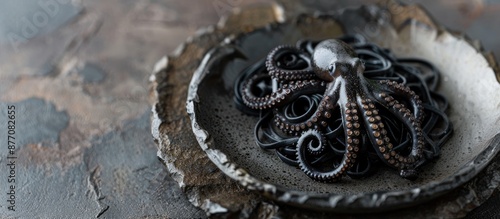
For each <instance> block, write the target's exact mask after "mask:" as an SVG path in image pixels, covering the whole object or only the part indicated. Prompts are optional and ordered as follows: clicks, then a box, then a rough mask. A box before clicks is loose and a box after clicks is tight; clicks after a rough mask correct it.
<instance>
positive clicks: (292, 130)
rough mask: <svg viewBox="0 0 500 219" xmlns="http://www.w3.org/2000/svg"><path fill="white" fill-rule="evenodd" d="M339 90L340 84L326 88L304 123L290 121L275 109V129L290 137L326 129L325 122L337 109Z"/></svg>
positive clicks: (326, 124)
mask: <svg viewBox="0 0 500 219" xmlns="http://www.w3.org/2000/svg"><path fill="white" fill-rule="evenodd" d="M339 88H340V83H335V84H333V85H332V84H330V86H328V88H327V91H326V92H325V95H324V97H323V99H322V100H321V102H320V103H319V104H318V107H317V108H316V110H315V111H314V113H312V116H310V117H309V118H308V119H307V120H305V121H300V122H295V121H290V120H289V119H287V118H286V116H285V115H283V113H282V112H281V111H280V110H278V109H275V110H274V115H275V120H274V122H275V123H276V127H278V128H279V129H280V130H281V131H283V132H284V133H288V134H290V135H298V134H300V133H301V132H303V131H305V130H307V129H311V128H315V129H322V128H324V127H327V126H328V123H327V121H326V120H328V119H330V118H331V117H332V115H333V110H334V109H335V107H337V101H338V100H339V92H338V90H339Z"/></svg>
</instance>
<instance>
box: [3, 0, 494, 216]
mask: <svg viewBox="0 0 500 219" xmlns="http://www.w3.org/2000/svg"><path fill="white" fill-rule="evenodd" d="M259 2H268V1H265V0H248V1H243V0H210V1H205V0H186V1H176V0H164V1H154V0H139V1H130V0H127V1H123V0H122V1H119V0H107V1H79V0H72V1H71V0H38V1H29V0H18V1H5V2H2V7H1V9H0V108H1V112H2V113H1V114H0V124H2V127H0V136H1V138H0V139H2V143H1V145H2V146H1V148H0V164H1V166H0V169H1V171H0V190H1V194H2V195H1V196H0V197H1V198H0V199H1V200H2V201H1V202H0V218H95V217H99V218H181V217H182V218H193V217H205V212H204V211H202V210H200V209H198V208H196V207H194V206H192V205H191V204H190V202H189V200H188V199H187V198H186V196H185V195H184V194H183V193H182V191H181V190H180V189H179V186H178V184H177V183H176V182H175V181H174V180H173V179H172V176H170V174H169V172H168V171H167V168H166V167H165V166H164V164H163V163H162V162H161V161H160V160H159V159H157V146H156V145H155V143H154V141H153V138H152V137H151V128H150V115H151V100H150V96H149V95H150V86H151V85H150V80H149V78H150V76H151V73H152V71H153V67H154V64H155V63H156V62H157V61H158V60H159V59H160V58H161V57H163V56H165V55H167V54H171V53H173V52H174V51H175V49H176V47H177V46H178V45H180V44H181V43H182V42H184V41H186V39H187V38H188V37H189V36H192V35H194V34H196V31H197V30H198V29H199V28H202V27H205V26H208V25H212V24H216V23H217V22H218V21H219V19H220V18H221V17H222V16H224V15H226V14H228V13H229V12H230V11H231V10H233V9H234V8H237V7H245V6H246V5H250V4H255V3H259ZM295 2H297V5H300V7H302V8H303V9H301V10H303V11H304V12H313V11H318V10H319V11H324V12H328V11H333V10H336V9H338V8H342V7H346V6H356V5H360V4H362V3H372V2H375V1H369V0H356V1H347V0H340V1H327V0H315V1H305V0H300V1H299V0H297V1H295ZM405 2H409V3H419V4H422V5H423V6H424V8H426V9H427V10H428V11H429V12H430V14H432V15H433V16H434V18H435V20H436V21H437V22H439V23H441V24H442V25H444V26H446V27H448V28H450V29H452V30H457V31H460V32H464V33H466V34H467V35H468V36H469V37H471V38H473V39H477V40H479V41H481V43H482V44H483V46H484V48H486V50H491V51H493V52H494V53H495V54H500V41H499V40H497V38H498V35H499V34H500V25H498V23H497V22H498V21H499V20H500V13H499V12H500V1H498V0H473V1H470V0H439V1H431V0H415V1H411V0H410V1H405ZM498 190H499V189H497V191H498ZM498 203H500V195H498V192H497V194H496V195H494V196H493V197H492V198H490V199H489V200H488V201H487V202H485V203H484V204H483V205H481V206H480V207H479V208H477V209H475V210H474V211H472V212H471V213H469V215H468V217H469V218H484V217H492V216H493V215H495V214H497V215H500V211H499V209H498V208H496V207H495V206H498Z"/></svg>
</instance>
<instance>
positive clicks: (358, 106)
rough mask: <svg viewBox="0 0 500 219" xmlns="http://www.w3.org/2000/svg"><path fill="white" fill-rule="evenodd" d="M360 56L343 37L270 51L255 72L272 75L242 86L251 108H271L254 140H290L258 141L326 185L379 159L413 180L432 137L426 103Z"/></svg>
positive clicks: (256, 76)
mask: <svg viewBox="0 0 500 219" xmlns="http://www.w3.org/2000/svg"><path fill="white" fill-rule="evenodd" d="M363 51H365V50H361V53H365V55H364V57H366V56H367V55H372V56H376V54H372V53H367V52H366V51H365V52H363ZM362 56H363V54H357V53H356V51H355V50H354V49H353V47H351V45H349V44H348V43H346V42H344V41H342V40H339V39H328V40H324V41H321V42H319V43H317V45H314V44H312V43H310V42H309V43H304V42H303V43H302V44H301V45H300V46H296V47H295V46H287V45H283V46H278V47H276V48H275V49H273V50H272V51H271V52H270V53H269V54H268V56H267V58H266V59H265V61H263V62H265V63H262V64H260V65H257V67H255V66H254V70H253V71H260V72H267V74H253V75H252V76H251V77H247V78H246V79H245V80H243V82H242V83H241V86H238V89H239V90H238V92H240V93H241V94H240V99H241V101H242V103H243V105H244V106H245V107H246V108H249V109H251V110H258V111H260V112H268V113H267V114H266V116H262V117H263V119H262V120H261V121H260V122H259V124H257V127H260V128H256V138H260V139H266V138H267V139H276V138H278V139H281V140H283V139H284V141H285V143H280V144H278V142H273V141H271V143H269V144H264V143H260V145H261V146H262V147H264V148H266V149H271V148H272V149H277V152H278V153H277V154H278V155H279V156H280V158H281V159H282V160H283V161H285V162H287V163H289V164H291V165H296V166H298V167H299V168H300V169H301V170H302V171H303V172H304V173H305V174H306V175H307V176H308V177H310V178H312V179H314V180H317V181H321V182H336V181H338V180H339V179H341V178H342V177H343V176H344V175H346V174H347V173H349V172H351V173H354V172H363V171H368V170H369V169H370V168H371V165H372V164H371V163H373V162H371V161H372V160H374V159H376V160H378V162H381V163H383V164H385V165H386V166H389V167H390V168H392V169H395V170H397V171H398V172H399V175H400V176H401V177H403V178H406V179H409V180H415V179H416V178H417V177H418V168H419V167H420V166H421V165H422V163H423V162H424V161H425V160H427V159H426V156H425V155H426V152H428V149H426V144H429V142H431V141H430V140H429V137H428V136H427V135H426V132H424V131H423V123H424V119H425V114H426V113H425V110H424V107H423V102H422V100H421V99H420V97H419V95H418V94H416V92H415V91H413V90H412V89H411V88H410V87H409V86H407V85H405V80H404V78H403V79H401V78H396V79H395V80H388V79H381V78H380V77H376V76H375V77H368V74H367V73H366V71H365V70H366V66H368V67H370V66H372V65H382V69H384V68H385V67H384V65H387V64H384V63H381V62H380V60H379V59H377V60H378V61H377V60H375V61H374V60H370V59H367V58H365V59H362V58H360V57H362ZM389 66H390V65H389ZM390 67H391V66H390ZM255 68H261V69H260V70H255ZM387 68H388V67H387ZM389 79H390V78H389ZM265 87H267V88H265ZM312 106H314V107H312ZM261 114H262V113H261ZM299 115H300V116H299ZM439 115H441V116H442V115H443V114H442V113H441V114H439ZM425 121H429V119H426V120H425ZM263 122H269V123H270V124H268V125H267V129H268V130H271V131H268V132H267V134H266V132H264V133H260V134H259V133H258V132H259V131H258V130H259V129H262V126H263V124H261V123H263ZM427 129H428V128H427ZM445 132H446V133H449V132H450V130H449V129H447V130H446V131H445ZM269 133H271V134H269ZM258 141H260V140H258ZM283 145H285V146H286V147H284V146H283ZM427 148H428V147H427ZM355 175H356V174H351V175H350V176H351V177H353V178H354V177H355Z"/></svg>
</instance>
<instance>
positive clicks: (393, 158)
mask: <svg viewBox="0 0 500 219" xmlns="http://www.w3.org/2000/svg"><path fill="white" fill-rule="evenodd" d="M379 97H380V98H379V101H381V102H382V103H383V104H382V105H383V106H386V107H388V108H387V109H388V110H389V112H391V113H392V115H393V117H394V118H397V119H398V120H399V121H400V122H402V124H403V125H404V126H405V127H406V129H407V130H408V132H409V134H410V136H411V139H412V141H411V148H410V152H409V154H408V155H403V154H401V153H398V152H397V151H396V148H397V146H394V145H393V144H392V142H391V139H390V138H389V137H388V136H387V131H386V130H385V125H384V122H383V121H382V120H381V118H380V116H378V117H377V116H376V117H368V114H369V111H368V110H372V114H373V113H374V112H377V111H374V109H375V107H374V106H375V105H374V104H373V103H372V102H371V100H370V99H366V100H364V101H365V102H366V104H365V105H364V106H363V109H367V111H365V115H366V118H365V119H366V120H367V125H368V124H369V125H368V126H369V127H367V129H370V128H371V130H370V131H372V132H373V137H374V138H373V137H372V138H371V139H372V142H373V144H374V145H376V146H378V148H376V149H375V150H376V151H377V153H378V154H379V156H380V155H382V156H381V158H383V159H382V160H384V161H385V162H386V163H387V164H389V166H392V167H394V168H397V169H399V170H400V171H401V172H400V175H401V176H402V177H404V178H407V179H416V178H417V172H416V170H414V169H415V164H416V163H417V162H418V161H419V160H420V159H421V158H422V155H423V147H424V138H423V133H422V129H421V128H420V122H419V121H418V120H419V119H417V118H415V116H414V114H413V113H412V112H411V111H410V110H409V109H408V108H406V106H405V105H404V104H401V103H399V102H398V101H397V100H395V99H394V98H393V97H392V96H389V95H388V94H386V93H383V92H382V93H380V94H379ZM416 108H420V107H419V106H416ZM372 121H373V122H372ZM377 122H378V124H376V123H377ZM377 136H379V137H378V138H377Z"/></svg>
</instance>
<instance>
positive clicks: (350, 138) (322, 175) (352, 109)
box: [297, 102, 361, 182]
mask: <svg viewBox="0 0 500 219" xmlns="http://www.w3.org/2000/svg"><path fill="white" fill-rule="evenodd" d="M356 108H357V104H356V103H355V102H348V103H346V104H345V106H342V110H341V112H342V117H343V118H344V119H343V120H344V121H345V127H346V129H345V136H346V137H345V138H346V148H345V152H344V155H343V156H342V160H341V161H340V163H339V164H338V165H337V166H334V165H333V164H332V166H333V169H331V170H328V171H324V170H320V169H318V168H315V167H314V166H313V165H311V164H310V162H308V161H307V159H306V156H305V155H306V154H305V153H306V149H307V148H308V147H307V146H306V145H305V144H304V140H303V139H306V138H307V137H309V136H310V135H311V131H306V132H304V133H303V134H302V136H301V137H300V138H299V141H298V142H297V160H298V162H299V167H300V169H301V170H302V171H303V172H304V173H305V174H306V175H307V176H309V177H310V178H312V179H315V180H318V181H321V182H335V181H337V180H339V179H340V178H341V177H342V176H343V175H344V174H345V173H346V172H347V171H348V170H349V169H350V168H351V167H352V166H353V164H354V163H355V162H356V159H357V157H358V152H359V144H360V138H359V136H360V130H359V128H360V126H361V125H360V124H359V122H358V119H359V115H358V113H357V112H356V111H357V109H356Z"/></svg>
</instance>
